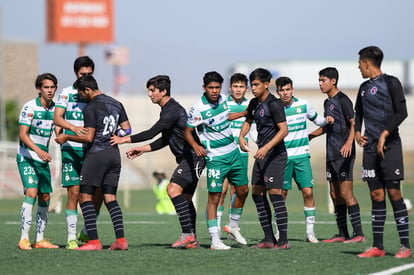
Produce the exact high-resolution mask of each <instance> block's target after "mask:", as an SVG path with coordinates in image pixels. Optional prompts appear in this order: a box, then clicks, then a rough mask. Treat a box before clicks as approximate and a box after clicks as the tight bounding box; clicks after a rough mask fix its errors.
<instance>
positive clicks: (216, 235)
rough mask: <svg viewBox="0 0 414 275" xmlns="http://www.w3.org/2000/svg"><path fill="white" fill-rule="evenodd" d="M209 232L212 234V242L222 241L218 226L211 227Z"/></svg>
mask: <svg viewBox="0 0 414 275" xmlns="http://www.w3.org/2000/svg"><path fill="white" fill-rule="evenodd" d="M208 233H209V234H210V237H211V243H216V242H219V241H220V236H219V228H218V226H212V227H209V228H208Z"/></svg>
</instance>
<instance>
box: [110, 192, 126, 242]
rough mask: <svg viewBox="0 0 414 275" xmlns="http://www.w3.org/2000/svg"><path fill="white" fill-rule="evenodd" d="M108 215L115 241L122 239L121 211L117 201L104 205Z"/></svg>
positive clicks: (122, 222) (122, 223)
mask: <svg viewBox="0 0 414 275" xmlns="http://www.w3.org/2000/svg"><path fill="white" fill-rule="evenodd" d="M105 205H106V208H107V209H108V212H109V214H110V215H111V220H112V224H113V226H114V231H115V236H116V238H117V239H119V238H123V237H124V236H125V235H124V221H123V217H122V210H121V207H119V204H118V201H116V200H113V201H111V202H109V203H105Z"/></svg>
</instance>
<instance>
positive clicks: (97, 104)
mask: <svg viewBox="0 0 414 275" xmlns="http://www.w3.org/2000/svg"><path fill="white" fill-rule="evenodd" d="M83 117H84V127H88V128H95V136H94V139H93V141H92V143H90V144H88V150H89V152H90V153H96V152H99V151H102V150H106V149H110V148H113V146H112V145H111V143H110V138H111V136H112V134H114V133H115V131H116V129H117V128H118V126H119V124H120V123H122V122H125V121H127V120H128V117H127V114H126V112H125V109H124V106H123V105H122V104H121V103H120V102H119V101H117V100H116V99H114V98H112V97H110V96H107V95H105V94H99V95H97V96H95V97H94V98H93V99H92V100H91V101H90V102H89V103H88V104H87V105H86V107H85V109H84V110H83Z"/></svg>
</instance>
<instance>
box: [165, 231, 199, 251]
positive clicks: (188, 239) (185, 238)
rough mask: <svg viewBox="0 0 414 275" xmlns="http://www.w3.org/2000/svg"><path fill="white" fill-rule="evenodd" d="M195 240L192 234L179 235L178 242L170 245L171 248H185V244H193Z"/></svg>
mask: <svg viewBox="0 0 414 275" xmlns="http://www.w3.org/2000/svg"><path fill="white" fill-rule="evenodd" d="M195 241H196V238H195V236H194V234H193V233H181V235H180V237H179V238H178V240H177V241H176V242H175V243H173V244H172V245H171V247H173V248H179V247H185V246H186V245H187V244H190V243H193V242H195Z"/></svg>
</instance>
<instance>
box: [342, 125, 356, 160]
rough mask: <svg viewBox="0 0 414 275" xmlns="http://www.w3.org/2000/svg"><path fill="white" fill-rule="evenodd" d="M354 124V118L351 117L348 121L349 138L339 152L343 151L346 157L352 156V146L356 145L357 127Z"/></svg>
mask: <svg viewBox="0 0 414 275" xmlns="http://www.w3.org/2000/svg"><path fill="white" fill-rule="evenodd" d="M354 125H355V123H354V119H353V118H351V119H350V120H349V121H348V127H349V135H348V138H347V139H346V141H345V143H344V145H342V147H341V149H340V150H339V152H340V153H341V155H342V156H343V157H344V158H347V157H349V156H351V153H352V147H353V145H354V139H355V127H354Z"/></svg>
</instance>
